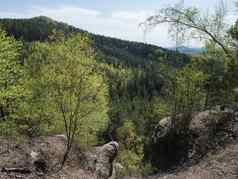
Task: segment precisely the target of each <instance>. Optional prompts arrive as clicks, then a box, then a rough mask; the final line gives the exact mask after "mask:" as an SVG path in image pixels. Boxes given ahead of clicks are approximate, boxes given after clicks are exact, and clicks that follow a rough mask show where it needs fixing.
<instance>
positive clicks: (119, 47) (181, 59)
mask: <svg viewBox="0 0 238 179" xmlns="http://www.w3.org/2000/svg"><path fill="white" fill-rule="evenodd" d="M224 17H225V9H224V7H223V6H222V4H220V6H219V8H217V9H216V10H215V12H214V14H212V15H211V16H203V15H202V12H200V11H199V9H197V8H194V7H191V8H185V7H180V6H176V5H175V6H173V7H168V8H165V9H162V10H161V11H160V12H159V14H158V15H155V16H151V17H148V19H146V20H145V22H142V25H144V26H146V27H154V26H159V25H160V24H163V23H169V24H171V33H172V34H173V35H175V36H176V40H178V39H179V40H184V39H186V38H187V37H189V38H201V39H205V40H204V41H203V44H204V47H203V48H204V50H202V51H201V52H199V53H197V54H193V53H191V54H183V53H181V52H179V51H177V50H169V49H165V48H161V47H157V46H155V45H149V44H145V43H139V42H131V41H125V40H120V39H116V38H111V37H106V36H102V35H95V34H92V33H90V32H87V31H84V30H81V29H78V28H76V27H74V26H71V25H68V24H66V23H62V22H57V21H55V20H53V19H51V18H48V17H45V16H39V17H34V18H29V19H11V18H3V19H0V29H1V30H0V72H1V73H0V74H1V75H0V136H4V137H9V138H15V139H16V140H17V141H18V142H20V143H21V142H22V141H28V140H30V139H32V138H35V137H39V136H52V135H57V134H64V135H65V136H66V137H67V149H68V150H70V149H71V148H72V145H73V144H74V143H77V144H79V145H80V146H81V147H82V148H83V149H84V150H87V149H89V148H90V147H94V146H99V145H102V144H104V143H106V142H110V141H117V142H118V143H119V145H120V151H119V153H118V156H117V158H116V161H117V162H118V163H120V164H121V165H122V166H123V169H122V171H121V173H120V177H122V176H147V175H153V174H156V173H158V172H161V171H167V170H169V169H172V168H174V167H176V166H178V165H181V163H186V161H188V160H189V158H188V152H187V150H186V149H184V147H185V146H186V147H189V145H190V143H189V140H190V138H191V136H192V134H191V131H190V125H191V121H192V119H193V116H194V114H197V113H199V112H202V111H205V110H213V109H215V108H216V107H218V106H219V107H220V108H229V109H230V108H231V109H237V110H238V105H237V104H238V80H237V79H238V61H237V42H238V21H236V23H235V24H233V25H231V26H229V28H227V25H226V24H225V22H224ZM185 36H186V37H185ZM164 120H170V122H171V124H170V126H169V127H167V128H169V129H167V128H166V130H169V134H167V133H168V131H166V132H165V133H166V135H164V134H162V135H161V136H160V135H159V133H160V132H161V130H165V129H161V128H160V127H161V126H160V125H161V122H163V121H164ZM165 123H166V125H167V124H168V121H165ZM159 152H160V154H159ZM68 155H70V153H67V154H66V155H65V160H66V157H68ZM64 162H65V161H64V160H63V163H64ZM120 177H119V178H120Z"/></svg>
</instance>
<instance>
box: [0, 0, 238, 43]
mask: <svg viewBox="0 0 238 179" xmlns="http://www.w3.org/2000/svg"><path fill="white" fill-rule="evenodd" d="M0 1H3V2H2V3H1V6H0V17H1V18H5V17H11V18H29V17H34V16H39V15H44V16H48V17H51V18H53V19H55V20H58V21H63V22H66V23H68V24H71V25H74V26H76V27H79V28H82V29H84V30H87V31H89V32H93V33H96V34H102V35H106V36H111V37H117V38H121V39H126V40H131V41H142V42H146V43H152V44H156V45H159V46H164V47H171V46H174V42H173V41H172V40H171V39H170V38H169V36H168V34H167V27H166V26H159V27H157V28H156V29H153V30H152V31H150V32H149V33H147V34H146V36H144V35H143V30H142V29H140V28H139V26H138V25H139V23H141V22H143V21H144V20H145V19H146V18H147V17H148V16H150V15H153V14H154V13H155V12H156V10H158V9H160V8H162V7H166V6H168V5H172V4H174V3H177V2H178V0H0ZM218 1H219V0H184V2H185V5H186V6H191V5H192V6H196V7H198V8H200V9H203V10H210V9H212V7H214V6H215V5H216V4H217V2H218ZM233 1H234V0H226V2H227V6H228V8H229V9H230V13H229V17H228V21H234V19H236V17H235V16H236V13H235V10H234V8H233V6H234V2H233ZM185 45H187V46H199V42H187V43H186V44H185Z"/></svg>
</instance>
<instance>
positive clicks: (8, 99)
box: [0, 30, 24, 135]
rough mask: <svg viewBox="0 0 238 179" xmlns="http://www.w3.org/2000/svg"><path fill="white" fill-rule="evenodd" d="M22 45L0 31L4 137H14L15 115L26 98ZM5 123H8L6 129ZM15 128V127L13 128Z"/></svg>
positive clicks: (0, 112) (0, 113)
mask: <svg viewBox="0 0 238 179" xmlns="http://www.w3.org/2000/svg"><path fill="white" fill-rule="evenodd" d="M20 50H21V43H20V42H17V41H16V40H15V39H14V38H12V37H8V36H7V35H6V33H5V32H4V31H2V30H1V31H0V126H1V127H0V131H1V134H2V135H13V133H14V132H13V131H14V129H15V128H16V126H14V124H13V123H14V122H13V119H14V117H15V116H14V114H15V112H16V110H17V108H18V104H19V100H20V99H21V98H22V97H23V96H24V88H23V84H22V80H23V78H24V70H23V67H22V65H21V64H20V61H19V56H20V53H19V52H20ZM3 121H7V122H6V125H7V126H9V127H6V125H5V124H3V123H4V122H3ZM13 126H14V127H13Z"/></svg>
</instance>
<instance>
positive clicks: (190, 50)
mask: <svg viewBox="0 0 238 179" xmlns="http://www.w3.org/2000/svg"><path fill="white" fill-rule="evenodd" d="M168 49H169V50H173V51H176V49H177V50H178V51H179V52H180V53H183V54H189V55H194V54H200V53H202V52H203V51H204V49H203V48H192V47H186V46H181V47H177V48H176V47H172V48H168Z"/></svg>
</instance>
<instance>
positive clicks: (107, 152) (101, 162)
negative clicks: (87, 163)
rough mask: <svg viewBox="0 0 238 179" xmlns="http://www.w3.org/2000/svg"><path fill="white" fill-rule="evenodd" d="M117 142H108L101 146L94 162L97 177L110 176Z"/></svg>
mask: <svg viewBox="0 0 238 179" xmlns="http://www.w3.org/2000/svg"><path fill="white" fill-rule="evenodd" d="M118 149H119V145H118V143H117V142H110V143H108V144H105V145H104V146H102V147H101V149H100V151H99V154H98V159H97V162H96V174H97V179H107V178H109V177H111V176H112V172H113V160H114V159H115V158H116V156H117V153H118Z"/></svg>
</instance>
